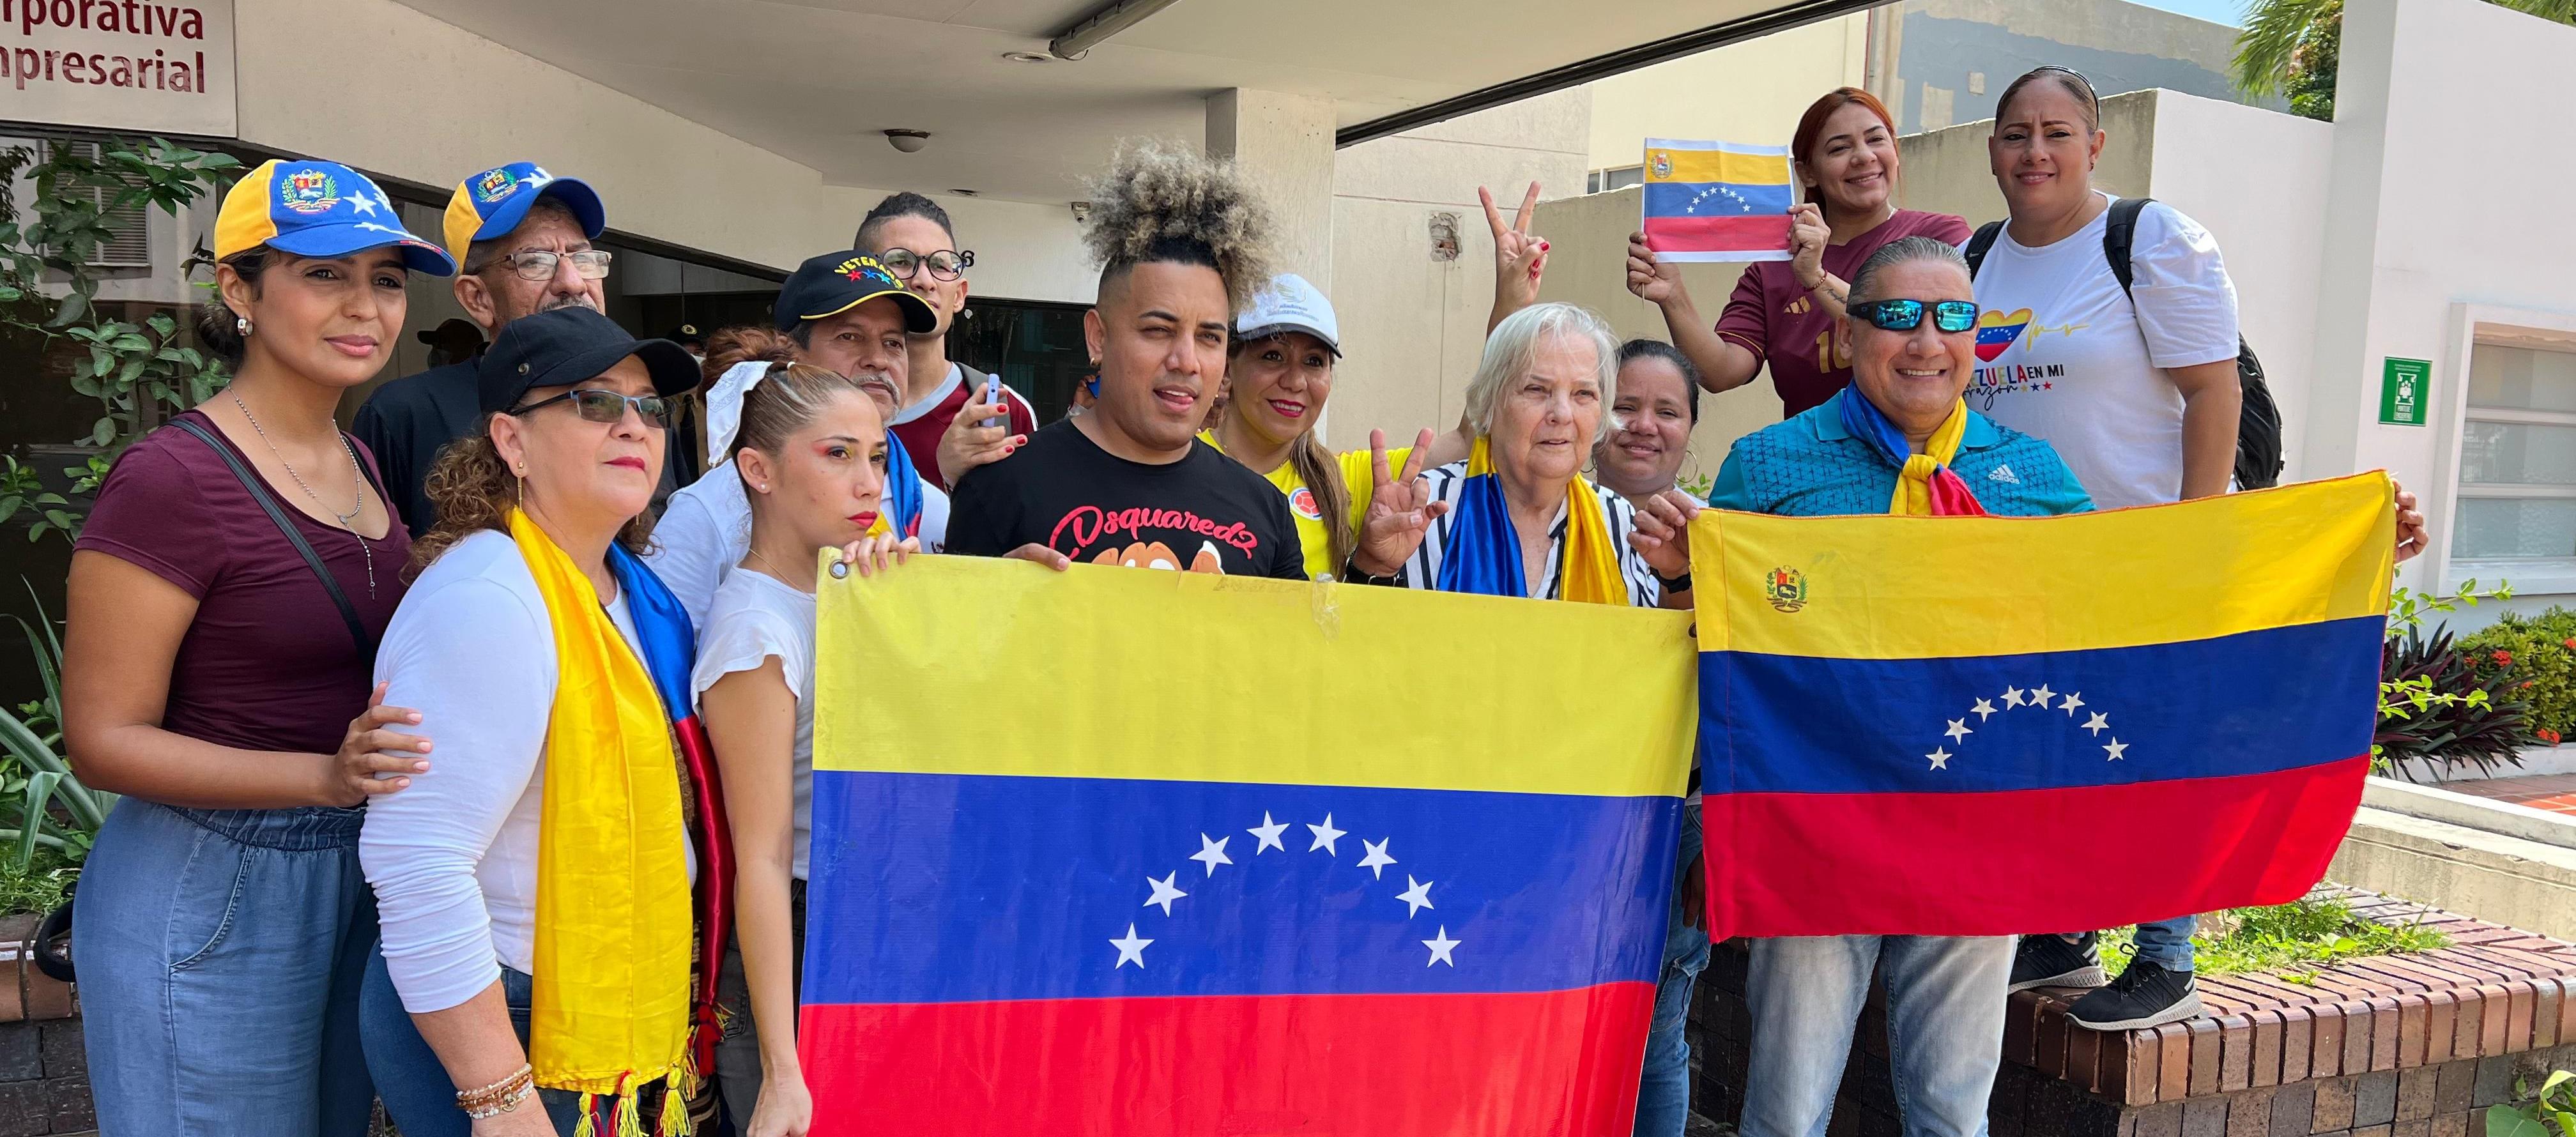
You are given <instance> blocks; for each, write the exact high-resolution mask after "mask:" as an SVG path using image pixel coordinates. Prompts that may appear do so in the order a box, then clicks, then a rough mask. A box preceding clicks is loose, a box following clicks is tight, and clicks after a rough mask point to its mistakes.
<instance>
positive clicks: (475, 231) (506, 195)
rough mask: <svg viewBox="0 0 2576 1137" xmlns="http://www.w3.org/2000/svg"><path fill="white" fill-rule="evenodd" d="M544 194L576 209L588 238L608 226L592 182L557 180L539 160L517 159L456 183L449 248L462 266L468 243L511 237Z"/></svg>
mask: <svg viewBox="0 0 2576 1137" xmlns="http://www.w3.org/2000/svg"><path fill="white" fill-rule="evenodd" d="M541 197H551V198H554V199H555V200H557V201H560V202H562V203H564V205H565V206H566V207H567V208H569V209H571V210H572V216H573V220H575V221H579V222H581V235H582V236H584V237H589V238H591V239H593V240H596V239H598V237H599V234H600V232H601V231H602V230H604V229H606V228H608V211H607V210H606V209H604V208H602V207H601V206H600V204H599V194H598V193H596V192H594V191H592V189H591V188H590V186H589V185H588V184H586V183H584V182H582V181H580V180H579V179H576V178H558V177H556V176H554V175H553V174H549V173H547V172H546V170H545V167H543V166H540V165H537V164H536V163H534V162H512V163H510V164H509V165H507V166H494V167H492V168H491V169H489V170H485V171H483V172H482V173H479V174H476V175H474V176H473V177H470V178H467V179H465V180H464V181H461V182H458V183H456V194H455V196H453V197H450V198H448V199H447V221H446V227H447V251H448V252H450V253H453V254H455V255H456V261H457V263H459V264H463V263H464V262H465V250H466V248H467V246H470V245H472V244H473V243H474V242H476V241H489V240H491V239H492V238H494V237H503V236H508V235H509V233H510V231H511V230H513V229H516V228H518V227H519V223H520V222H522V221H525V220H527V219H528V210H529V209H530V208H531V207H533V206H535V205H536V204H537V199H538V198H541Z"/></svg>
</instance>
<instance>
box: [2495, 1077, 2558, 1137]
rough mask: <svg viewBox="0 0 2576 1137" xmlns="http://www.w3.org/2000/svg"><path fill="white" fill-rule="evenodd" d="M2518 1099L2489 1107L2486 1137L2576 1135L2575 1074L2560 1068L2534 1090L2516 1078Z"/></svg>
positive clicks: (2556, 1136) (2527, 1083)
mask: <svg viewBox="0 0 2576 1137" xmlns="http://www.w3.org/2000/svg"><path fill="white" fill-rule="evenodd" d="M2514 1090H2515V1092H2516V1095H2517V1096H2518V1097H2519V1098H2520V1100H2518V1101H2512V1102H2500V1103H2498V1104H2495V1105H2491V1106H2488V1107H2487V1137H2576V1073H2569V1072H2568V1071H2565V1070H2560V1071H2557V1072H2555V1073H2552V1074H2550V1075H2549V1077H2548V1078H2547V1079H2546V1080H2544V1081H2542V1082H2541V1083H2540V1087H2539V1088H2538V1089H2533V1088H2532V1086H2531V1084H2530V1083H2529V1082H2527V1081H2522V1080H2519V1079H2517V1081H2516V1083H2515V1086H2514Z"/></svg>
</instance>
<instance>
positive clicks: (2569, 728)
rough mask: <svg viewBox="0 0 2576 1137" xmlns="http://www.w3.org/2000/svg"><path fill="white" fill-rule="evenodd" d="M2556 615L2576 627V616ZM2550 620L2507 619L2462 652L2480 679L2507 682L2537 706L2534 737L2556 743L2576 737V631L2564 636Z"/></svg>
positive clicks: (2533, 714) (2467, 640) (2464, 645)
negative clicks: (2486, 678) (2498, 679)
mask: <svg viewBox="0 0 2576 1137" xmlns="http://www.w3.org/2000/svg"><path fill="white" fill-rule="evenodd" d="M2553 611H2554V612H2556V613H2558V614H2559V615H2561V616H2563V617H2565V619H2564V620H2563V621H2558V622H2561V623H2564V624H2568V625H2576V613H2570V612H2567V610H2566V609H2563V608H2561V609H2554V610H2553ZM2546 619H2547V616H2546V615H2545V614H2544V617H2543V619H2541V620H2534V619H2528V618H2524V617H2518V616H2513V615H2506V616H2505V617H2503V618H2502V619H2501V620H2499V621H2497V622H2496V624H2495V625H2494V626H2492V627H2489V628H2485V629H2483V630H2481V631H2479V632H2477V633H2476V634H2474V635H2471V636H2468V637H2466V638H2464V639H2462V640H2461V641H2460V654H2462V655H2464V656H2466V657H2468V661H2469V665H2470V667H2472V668H2473V669H2475V670H2476V671H2477V672H2478V673H2479V675H2481V676H2482V677H2496V678H2500V679H2502V680H2504V681H2505V682H2506V684H2507V685H2508V686H2509V687H2510V688H2511V689H2512V691H2513V693H2514V695H2515V696H2516V697H2517V698H2520V699H2521V700H2523V701H2524V702H2526V703H2529V704H2531V728H2532V735H2533V737H2535V738H2538V739H2539V740H2541V741H2543V742H2548V743H2556V742H2558V741H2559V740H2560V739H2562V738H2564V737H2565V736H2567V735H2568V734H2570V733H2576V627H2570V628H2568V629H2566V630H2564V631H2563V632H2562V631H2560V630H2559V629H2557V628H2555V627H2551V626H2548V625H2547V624H2544V620H2546Z"/></svg>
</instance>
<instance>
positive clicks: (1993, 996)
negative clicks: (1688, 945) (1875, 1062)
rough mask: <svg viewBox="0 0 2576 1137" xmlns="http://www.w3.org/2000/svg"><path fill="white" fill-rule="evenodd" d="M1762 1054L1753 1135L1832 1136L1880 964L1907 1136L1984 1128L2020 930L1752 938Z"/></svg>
mask: <svg viewBox="0 0 2576 1137" xmlns="http://www.w3.org/2000/svg"><path fill="white" fill-rule="evenodd" d="M1751 947H1752V949H1753V960H1752V971H1751V974H1750V975H1749V976H1748V977H1747V979H1746V983H1745V988H1746V990H1745V994H1746V1001H1747V1002H1749V1003H1751V1004H1752V1009H1753V1055H1752V1063H1751V1069H1750V1071H1749V1072H1748V1075H1747V1077H1746V1079H1745V1083H1746V1085H1745V1091H1744V1125H1743V1127H1742V1134H1743V1137H1824V1132H1825V1122H1826V1120H1827V1119H1828V1118H1829V1117H1831V1116H1832V1114H1833V1108H1834V1091H1835V1090H1836V1089H1837V1088H1839V1087H1840V1086H1841V1084H1842V1078H1843V1062H1844V1060H1845V1059H1846V1058H1847V1057H1849V1056H1850V1054H1851V1044H1852V1030H1853V1025H1854V1023H1855V1022H1856V1021H1857V1020H1858V1019H1859V1018H1860V1010H1861V1004H1862V1003H1863V1002H1865V1001H1866V1000H1867V998H1868V996H1869V984H1870V969H1871V967H1872V966H1873V965H1875V966H1876V967H1877V968H1878V971H1879V974H1880V976H1881V978H1882V979H1884V981H1885V982H1886V984H1887V1051H1888V1072H1889V1074H1890V1075H1891V1078H1892V1080H1893V1081H1894V1083H1895V1087H1896V1104H1897V1108H1898V1110H1899V1112H1900V1113H1901V1114H1902V1115H1903V1119H1904V1132H1905V1137H1984V1135H1985V1133H1986V1099H1987V1098H1988V1096H1990V1095H1991V1094H1992V1093H1993V1091H1994V1084H1995V1069H1996V1067H1997V1066H1998V1065H1999V1064H2000V1063H2001V1062H2002V1060H2003V1042H2004V990H2005V988H2007V987H2009V986H2010V985H2011V983H2012V961H2013V937H2011V936H1976V937H1966V936H1795V937H1784V938H1780V939H1761V940H1754V941H1752V942H1751Z"/></svg>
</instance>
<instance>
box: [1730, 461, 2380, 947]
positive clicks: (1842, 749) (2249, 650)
mask: <svg viewBox="0 0 2576 1137" xmlns="http://www.w3.org/2000/svg"><path fill="white" fill-rule="evenodd" d="M2389 494H2390V491H2389V486H2388V479H2387V478H2386V477H2385V476H2384V475H2381V474H2378V473H2371V474H2364V475H2359V476H2355V477H2348V478H2341V479H2337V480H2334V481H2327V482H2312V483H2308V484H2304V485H2298V486H2290V487H2285V488H2282V489H2276V490H2262V491H2257V492H2254V493H2243V494H2230V495H2227V496H2225V497H2218V498H2207V499H2203V500H2200V501H2193V502H2185V503H2182V504H2180V505H2164V506H2154V507H2149V508H2143V509H2124V510H2117V511H2113V512H2108V513H2093V514H2077V515H2072V516H2066V517H2053V518H2036V519H2033V518H2003V517H1993V518H1989V517H1889V516H1870V517H1818V518H1790V517H1767V516H1757V515H1753V514H1743V513H1715V512H1711V513H1708V514H1703V515H1702V517H1701V520H1700V521H1699V522H1698V523H1697V524H1696V525H1695V526H1694V528H1693V530H1692V533H1691V558H1692V567H1693V570H1694V575H1696V576H1697V577H1698V578H1699V579H1700V580H1701V581H1703V582H1706V583H1707V584H1708V587H1704V588H1702V589H1701V590H1700V592H1699V594H1698V601H1699V605H1700V607H1699V634H1700V647H1701V649H1702V654H1701V656H1700V691H1701V698H1702V703H1701V712H1700V714H1701V718H1700V738H1701V751H1700V760H1701V764H1702V768H1703V780H1702V784H1703V786H1704V788H1705V790H1706V795H1707V796H1706V810H1707V812H1706V815H1705V816H1706V822H1707V826H1706V829H1707V837H1706V841H1707V853H1708V903H1709V919H1710V928H1711V931H1712V932H1713V934H1715V935H1716V936H1718V937H1720V938H1723V937H1726V936H1729V935H1753V936H1808V935H1837V934H1852V933H1880V934H1915V935H2002V934H2008V933H2014V932H2057V931H2082V930H2085V929H2091V928H2112V927H2119V926H2121V925H2125V924H2133V923H2136V922H2138V921H2141V920H2162V919H2168V918H2171V917H2175V916H2182V915H2188V914H2191V913H2196V912H2208V911H2213V910H2216V909H2220V908H2226V907H2232V906H2236V905H2245V904H2281V903H2287V902H2288V901H2291V900H2295V899H2297V898H2298V897H2299V896H2301V895H2302V894H2304V893H2305V892H2306V891H2307V890H2308V888H2309V886H2311V885H2313V884H2315V883H2316V881H2317V879H2318V878H2319V877H2320V876H2322V875H2324V873H2325V868H2326V862H2327V861H2328V860H2330V859H2332V858H2333V856H2334V851H2335V847H2336V845H2337V844H2338V843H2339V842H2340V841H2341V840H2342V838H2343V834H2344V831H2345V830H2346V829H2347V828H2349V827H2350V826H2351V823H2352V816H2353V810H2354V809H2355V807H2356V806H2358V805H2359V804H2360V799H2361V785H2362V777H2363V775H2364V774H2365V773H2366V772H2367V771H2368V768H2369V764H2370V737H2371V732H2372V728H2373V725H2374V723H2375V721H2376V718H2377V708H2378V683H2379V654H2380V640H2381V637H2382V635H2383V634H2384V631H2383V630H2384V627H2385V613H2386V611H2387V605H2388V582H2389V573H2390V567H2391V565H2390V560H2391V547H2392V545H2393V543H2394V527H2395V523H2394V521H2393V519H2392V515H2391V513H2390V510H2389Z"/></svg>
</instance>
